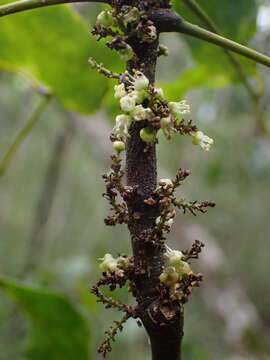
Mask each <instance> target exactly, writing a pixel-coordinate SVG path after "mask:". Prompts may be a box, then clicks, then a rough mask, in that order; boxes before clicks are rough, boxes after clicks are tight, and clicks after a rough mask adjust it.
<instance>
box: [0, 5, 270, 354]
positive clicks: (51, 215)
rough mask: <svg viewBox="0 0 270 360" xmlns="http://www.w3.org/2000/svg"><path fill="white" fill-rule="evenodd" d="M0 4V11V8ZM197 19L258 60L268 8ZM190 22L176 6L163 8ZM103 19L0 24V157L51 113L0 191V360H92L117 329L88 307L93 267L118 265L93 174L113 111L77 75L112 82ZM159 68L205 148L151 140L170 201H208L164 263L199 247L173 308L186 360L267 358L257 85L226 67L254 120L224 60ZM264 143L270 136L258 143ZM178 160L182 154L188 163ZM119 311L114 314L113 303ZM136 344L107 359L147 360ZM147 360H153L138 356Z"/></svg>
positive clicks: (262, 86) (266, 155) (265, 159)
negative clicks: (189, 285) (208, 140)
mask: <svg viewBox="0 0 270 360" xmlns="http://www.w3.org/2000/svg"><path fill="white" fill-rule="evenodd" d="M5 2H6V1H2V0H0V4H1V3H5ZM199 3H200V4H201V5H203V6H204V8H205V9H206V10H207V11H208V13H210V15H211V16H212V17H213V18H214V19H215V21H216V23H217V24H218V25H219V27H220V29H221V30H222V32H223V33H224V34H225V35H226V36H228V37H230V38H232V39H235V40H237V41H240V42H242V43H248V44H249V45H250V46H252V47H255V48H256V49H258V50H259V51H261V52H264V53H266V54H267V52H268V55H269V51H268V50H269V48H270V5H269V2H268V1H267V0H265V1H253V0H238V1H237V3H236V2H235V1H233V0H227V1H223V2H222V3H220V2H217V1H214V0H211V1H207V3H206V4H204V2H203V1H199ZM174 5H175V7H176V8H178V10H179V11H180V13H181V14H182V15H183V16H184V17H185V18H186V19H187V20H191V21H193V22H194V23H198V24H200V22H199V20H198V19H197V18H194V15H192V14H191V12H190V11H189V10H188V9H187V7H184V5H183V4H182V3H181V1H178V3H175V4H174ZM101 8H102V6H101V5H93V4H90V5H86V4H84V5H83V4H81V5H76V6H73V7H67V6H63V5H61V6H58V7H51V8H46V9H39V10H33V11H29V12H26V13H23V14H17V15H12V16H10V17H6V18H1V19H0V33H1V37H0V68H1V71H0V109H1V131H0V154H1V155H2V157H3V156H4V154H5V151H6V149H7V148H8V147H9V146H10V144H11V143H12V141H13V139H14V138H15V137H16V135H17V134H18V132H19V131H20V129H21V128H22V127H23V126H24V124H25V123H26V122H27V120H28V119H29V117H30V115H31V113H32V112H33V110H34V109H35V108H36V106H37V104H38V103H39V102H40V101H41V99H42V97H43V95H40V92H41V90H42V91H43V92H44V87H46V89H49V91H50V92H52V93H53V98H52V101H51V102H50V104H49V106H48V108H47V109H46V111H45V112H44V114H43V115H42V116H41V117H40V119H39V121H38V122H37V124H35V126H34V128H33V129H32V130H31V132H30V133H29V135H28V136H27V138H26V140H25V141H24V143H23V144H22V146H21V147H20V148H19V151H17V153H16V155H15V157H14V159H13V160H12V162H11V164H10V166H9V167H8V168H7V171H6V172H5V173H4V174H3V176H2V177H0V204H1V207H0V228H1V241H0V274H1V277H0V288H1V290H0V291H1V292H0V325H1V326H0V359H1V360H10V359H12V360H21V359H33V360H36V359H38V360H42V359H50V360H54V359H57V360H59V359H61V358H63V359H65V360H73V359H74V360H75V359H80V360H84V359H95V358H98V355H97V354H96V353H95V348H96V345H97V344H98V343H99V342H100V340H101V339H102V336H103V335H102V334H103V332H104V331H105V330H106V329H107V328H108V326H109V325H110V324H111V322H112V321H113V320H114V319H116V318H117V317H118V314H117V313H115V312H114V311H113V310H107V311H104V309H103V307H102V306H101V305H99V304H96V301H95V298H94V296H93V295H91V294H90V293H89V287H90V284H92V283H94V282H95V281H96V279H97V277H98V273H99V269H98V266H97V258H98V257H101V256H102V255H103V254H104V253H105V252H107V251H110V252H111V253H114V254H116V253H117V252H127V253H130V251H131V250H130V248H129V246H130V244H129V240H128V233H127V231H126V230H125V229H123V227H119V228H115V229H113V231H111V230H112V229H110V228H105V226H104V223H103V217H104V216H105V214H106V212H107V211H108V207H107V204H106V201H105V200H104V199H103V198H102V196H101V194H102V192H103V183H102V180H101V176H100V175H101V174H102V173H104V172H105V171H106V169H107V166H108V157H109V154H110V151H111V145H110V142H109V140H108V135H109V132H110V129H111V128H112V126H113V115H114V114H115V113H116V112H117V104H116V102H114V101H113V100H112V91H111V87H112V86H113V84H109V83H108V82H107V80H106V79H104V78H102V77H101V76H98V74H96V73H95V72H94V71H92V70H90V68H89V66H88V64H87V58H88V57H89V56H93V57H95V58H97V60H99V61H103V62H104V63H105V65H106V66H107V67H111V68H112V69H113V70H116V69H118V70H121V64H120V61H119V59H118V57H117V55H116V54H114V53H112V52H111V51H109V50H106V49H105V48H104V47H103V46H102V43H100V44H97V43H96V42H95V40H93V39H92V38H91V36H90V35H89V26H90V23H93V21H94V19H95V16H96V14H97V13H98V12H99V11H100V9H101ZM162 42H163V43H165V44H166V45H167V46H168V47H169V51H170V57H169V58H162V59H160V60H159V65H158V76H157V79H158V82H159V83H162V84H163V85H164V86H165V89H166V95H167V96H168V97H170V99H171V100H178V99H179V98H186V99H187V100H188V102H189V103H190V104H191V107H192V118H193V120H194V121H195V122H196V123H197V124H198V125H199V128H200V129H202V130H203V131H205V132H206V133H207V134H208V135H209V136H210V137H212V138H214V139H215V146H214V147H213V149H212V150H211V152H209V153H205V152H202V151H200V150H199V149H198V148H197V147H190V146H186V145H187V143H188V142H190V139H189V138H185V139H183V137H181V142H180V141H179V140H180V139H179V138H174V140H173V142H170V143H168V142H166V140H164V139H163V138H162V137H160V146H159V147H158V152H159V177H160V178H162V177H170V176H172V175H173V174H174V172H175V170H176V169H177V168H178V167H180V166H181V167H182V168H186V169H190V170H191V171H192V175H191V177H190V181H189V182H187V183H186V184H185V185H183V187H182V188H181V189H180V196H181V197H187V198H192V199H197V200H204V199H211V200H215V201H216V203H217V207H216V208H215V209H214V210H211V211H209V212H208V214H207V215H206V216H197V217H193V216H192V215H185V216H184V215H181V216H179V217H178V218H177V221H176V222H175V224H174V228H173V231H172V234H171V237H170V244H171V245H172V247H174V248H178V249H181V248H185V247H187V245H188V244H190V243H191V242H192V241H193V240H194V239H195V238H198V239H200V240H202V241H203V242H205V244H206V247H205V251H204V254H203V256H202V258H201V260H200V261H199V262H198V264H197V266H198V270H199V271H200V272H202V273H204V274H205V281H204V283H203V285H202V287H201V288H200V289H198V290H196V292H195V294H194V296H193V297H192V298H191V300H190V301H189V303H188V304H187V305H186V306H185V308H186V324H185V337H184V349H183V352H184V353H183V357H184V358H185V359H186V360H189V359H190V360H191V359H192V360H193V359H200V360H203V359H207V360H211V359H213V360H216V359H219V360H223V359H226V360H241V359H245V360H264V359H270V345H269V341H268V338H269V328H270V309H269V297H268V294H269V293H270V284H269V275H268V272H269V241H268V240H269V233H270V224H269V219H268V217H269V212H270V202H269V195H268V194H269V182H270V166H269V162H270V136H269V132H268V129H269V128H268V127H267V119H269V115H270V110H269V100H268V99H269V91H270V89H269V83H270V81H269V80H270V75H269V70H267V69H264V68H263V67H261V66H257V67H256V66H255V65H254V64H253V63H252V62H251V61H247V60H244V61H242V59H241V58H240V57H239V60H240V61H241V64H242V69H243V71H244V73H245V76H246V78H247V80H248V83H249V84H250V85H251V86H252V88H253V89H254V91H256V92H259V93H260V99H259V100H260V106H261V110H262V112H263V117H261V116H260V115H258V109H257V111H256V109H255V106H256V104H255V106H254V102H253V101H252V100H251V97H250V95H249V93H248V92H247V91H246V89H245V88H244V87H243V86H242V85H241V82H240V81H239V78H238V75H237V74H236V72H235V70H234V68H233V67H232V66H231V65H230V63H229V62H228V60H227V57H226V55H225V54H224V52H223V51H222V50H221V49H218V48H216V47H214V46H212V45H209V44H207V43H204V42H201V41H199V40H190V39H188V38H187V37H184V36H179V35H173V34H168V35H163V36H162ZM269 131H270V130H269ZM187 149H188V150H187ZM117 296H119V298H121V299H125V301H129V300H128V299H126V297H127V296H128V295H127V293H126V292H125V291H119V292H118V293H117ZM147 351H148V345H147V339H145V336H144V332H143V331H142V330H141V329H140V328H138V327H137V324H136V322H135V321H130V322H128V324H127V327H126V329H125V331H124V332H123V333H122V334H121V336H120V337H119V339H118V342H117V343H115V344H114V351H113V352H112V354H110V355H109V358H110V359H112V360H113V359H117V360H121V359H127V358H128V359H129V360H133V359H134V360H135V359H138V358H143V359H144V358H145V359H147ZM149 356H150V354H149Z"/></svg>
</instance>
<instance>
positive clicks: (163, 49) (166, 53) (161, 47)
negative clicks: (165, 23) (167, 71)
mask: <svg viewBox="0 0 270 360" xmlns="http://www.w3.org/2000/svg"><path fill="white" fill-rule="evenodd" d="M158 50H159V55H160V56H161V55H163V56H169V49H168V47H167V46H165V45H163V44H160V45H159V48H158Z"/></svg>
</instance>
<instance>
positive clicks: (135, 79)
mask: <svg viewBox="0 0 270 360" xmlns="http://www.w3.org/2000/svg"><path fill="white" fill-rule="evenodd" d="M122 81H123V82H120V84H118V85H115V87H114V97H115V98H116V99H118V100H119V103H120V108H121V110H122V112H123V113H122V114H119V115H117V116H116V119H115V126H114V129H113V131H115V132H116V133H118V134H122V135H124V136H125V137H128V136H129V127H130V126H131V124H132V122H133V121H142V120H146V121H147V123H148V124H147V126H146V127H143V128H142V129H141V130H140V137H141V139H142V140H143V141H144V142H145V143H147V144H150V145H151V144H154V143H155V142H156V139H157V134H158V131H159V130H161V131H162V132H163V134H164V136H165V137H166V138H167V139H170V138H171V136H172V134H173V133H180V134H181V135H186V134H187V135H190V136H191V137H192V142H193V144H194V145H200V146H201V147H202V149H204V150H206V151H209V150H210V147H211V145H212V144H213V142H214V141H213V140H212V139H211V138H209V137H208V136H207V135H205V134H204V133H203V132H201V131H197V127H196V126H195V125H193V124H192V121H191V120H189V121H185V120H184V119H183V116H185V115H187V114H190V105H189V104H188V103H187V101H186V100H181V101H179V102H174V101H172V102H168V101H166V100H165V99H164V93H163V90H162V89H161V88H154V87H153V86H152V85H150V84H149V80H148V78H147V77H146V76H145V75H144V74H143V73H142V72H141V71H135V72H134V74H133V75H132V74H130V73H128V72H126V73H124V74H123V76H122ZM121 151H122V150H121Z"/></svg>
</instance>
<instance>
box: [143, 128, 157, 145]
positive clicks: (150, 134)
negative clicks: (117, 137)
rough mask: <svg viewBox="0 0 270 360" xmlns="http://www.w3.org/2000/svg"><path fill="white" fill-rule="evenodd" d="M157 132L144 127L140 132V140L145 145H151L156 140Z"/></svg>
mask: <svg viewBox="0 0 270 360" xmlns="http://www.w3.org/2000/svg"><path fill="white" fill-rule="evenodd" d="M156 136H157V131H156V130H154V129H151V128H149V127H145V128H143V129H141V131H140V137H141V139H142V140H143V141H144V142H146V143H152V142H154V141H155V140H156Z"/></svg>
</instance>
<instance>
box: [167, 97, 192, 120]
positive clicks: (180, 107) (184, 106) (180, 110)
mask: <svg viewBox="0 0 270 360" xmlns="http://www.w3.org/2000/svg"><path fill="white" fill-rule="evenodd" d="M168 107H169V109H170V110H171V113H172V114H173V115H175V116H178V115H184V114H189V113H190V106H189V105H188V103H187V101H186V100H182V101H179V102H169V104H168Z"/></svg>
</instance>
